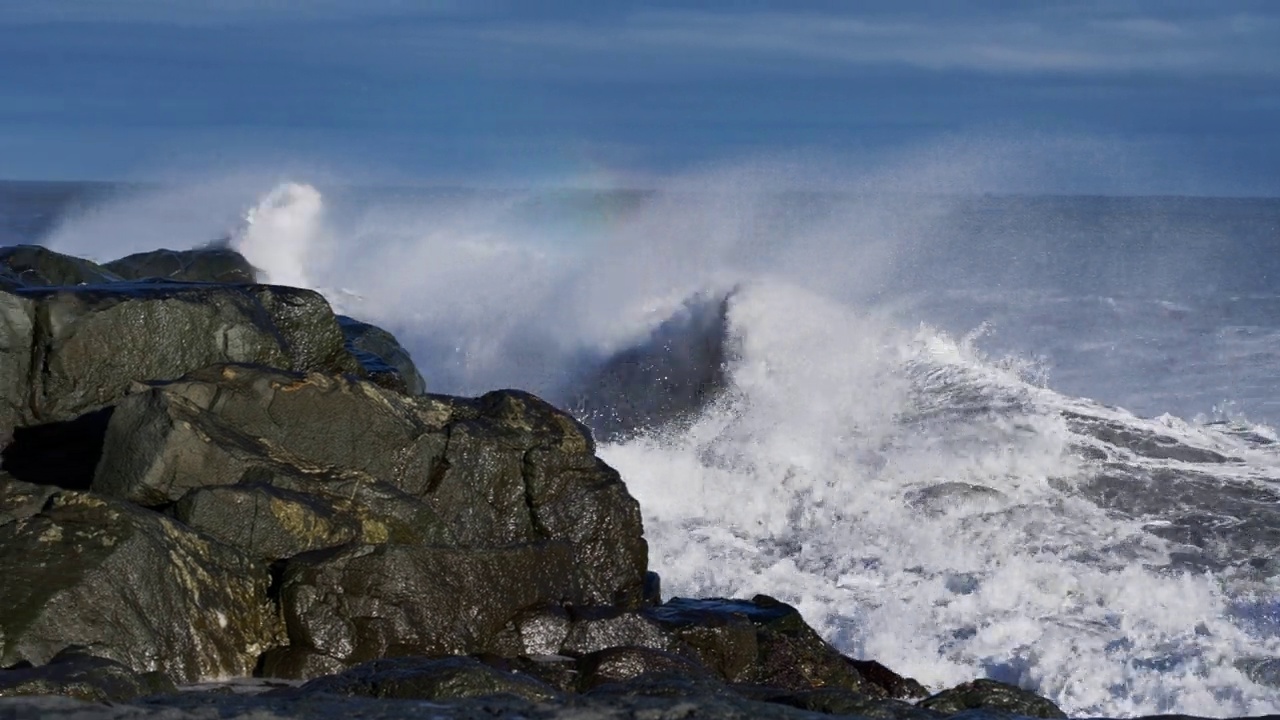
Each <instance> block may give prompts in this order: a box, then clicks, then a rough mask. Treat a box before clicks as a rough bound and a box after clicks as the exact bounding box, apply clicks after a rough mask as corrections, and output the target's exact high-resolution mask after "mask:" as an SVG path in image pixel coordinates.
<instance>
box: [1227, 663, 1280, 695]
mask: <svg viewBox="0 0 1280 720" xmlns="http://www.w3.org/2000/svg"><path fill="white" fill-rule="evenodd" d="M1232 664H1233V665H1235V667H1236V669H1237V670H1239V671H1240V672H1242V673H1244V675H1245V677H1247V678H1249V679H1250V680H1252V681H1254V682H1256V683H1258V684H1259V685H1265V686H1267V687H1272V688H1280V658H1277V657H1248V658H1240V659H1238V660H1236V661H1235V662H1234V663H1232Z"/></svg>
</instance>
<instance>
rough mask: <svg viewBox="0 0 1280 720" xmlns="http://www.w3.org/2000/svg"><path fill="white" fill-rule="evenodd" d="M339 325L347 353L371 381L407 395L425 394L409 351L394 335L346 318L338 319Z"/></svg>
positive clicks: (424, 387) (419, 375)
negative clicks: (345, 341)
mask: <svg viewBox="0 0 1280 720" xmlns="http://www.w3.org/2000/svg"><path fill="white" fill-rule="evenodd" d="M338 325H339V326H340V327H341V328H342V335H343V337H345V338H346V339H347V351H348V352H350V353H351V354H352V355H353V356H355V358H356V359H357V360H359V361H360V365H361V366H362V367H364V371H365V373H366V374H367V375H368V376H369V379H370V380H372V381H374V382H376V383H378V384H379V385H381V386H382V387H385V388H389V389H391V390H396V391H398V392H402V393H407V394H409V395H422V394H423V393H425V392H426V391H427V383H426V381H425V380H423V379H422V374H421V373H419V372H418V367H417V366H416V365H414V363H413V358H411V357H410V356H409V351H407V350H405V349H404V348H403V347H402V346H401V345H400V341H399V340H396V337H395V336H394V335H392V334H391V333H389V332H387V331H386V330H383V329H382V328H380V327H378V326H377V325H370V324H369V323H367V322H361V321H360V320H355V319H353V318H349V317H347V316H345V315H339V316H338Z"/></svg>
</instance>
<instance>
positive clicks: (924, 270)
mask: <svg viewBox="0 0 1280 720" xmlns="http://www.w3.org/2000/svg"><path fill="white" fill-rule="evenodd" d="M289 188H290V189H288V190H277V191H274V192H272V193H268V195H267V196H265V197H264V199H263V201H262V202H261V203H259V204H257V206H256V207H257V208H258V209H257V210H255V213H254V222H253V223H251V224H249V225H248V226H247V227H246V229H245V230H244V231H243V232H242V233H241V234H240V235H239V236H238V239H237V240H236V242H237V243H238V244H239V245H238V246H239V247H241V248H242V249H244V250H245V251H246V252H247V253H248V254H252V255H255V256H256V258H257V259H256V260H255V263H257V264H259V266H260V267H261V268H262V270H263V271H264V273H265V275H266V277H268V278H271V279H273V280H274V279H276V278H277V277H279V278H285V277H290V278H294V279H295V280H296V279H301V280H304V281H305V282H307V283H309V284H311V286H313V287H316V288H319V289H321V290H322V291H324V292H326V294H327V295H328V296H329V297H330V299H331V300H332V301H333V302H335V304H337V305H339V306H340V307H341V309H343V310H345V311H347V312H351V313H353V314H357V315H360V316H362V317H365V318H366V319H370V320H374V321H376V322H379V323H381V324H384V325H386V326H387V327H389V328H390V329H392V330H394V331H395V332H397V334H399V335H400V337H401V339H402V341H404V343H405V344H406V345H407V347H408V348H409V349H410V350H411V352H413V353H414V355H415V357H416V359H417V360H418V362H419V365H420V366H421V367H423V369H424V372H425V374H426V375H427V380H428V383H429V384H430V385H431V388H432V389H433V390H435V391H441V392H464V393H475V392H481V391H483V390H487V389H490V388H493V387H499V386H513V385H514V386H521V387H527V388H529V389H532V390H535V391H537V392H541V393H544V394H547V395H548V396H550V397H551V398H552V399H557V398H556V397H555V395H554V394H555V391H556V389H557V388H559V387H562V386H563V383H564V381H565V379H566V375H570V376H571V375H573V374H574V373H575V371H576V369H577V368H578V367H579V365H578V364H579V363H580V362H581V361H582V359H583V358H584V357H586V358H592V357H596V358H598V357H602V356H608V354H609V353H611V352H613V351H615V350H618V349H621V348H625V347H627V346H628V345H629V344H633V343H637V342H643V341H644V339H645V338H646V336H647V334H648V332H649V331H650V330H651V329H652V328H653V327H656V326H657V325H658V324H659V323H661V322H662V320H663V319H665V317H666V316H667V315H668V314H669V313H670V312H671V311H672V310H673V309H674V308H675V307H678V305H679V303H680V302H682V301H683V299H684V298H686V297H688V296H689V295H690V294H692V293H694V292H697V291H699V290H707V289H709V288H710V289H716V288H726V287H738V288H739V291H738V292H736V293H735V294H734V295H733V297H732V299H731V303H730V307H729V312H728V320H729V330H730V334H731V336H732V341H733V342H734V344H735V353H734V355H733V357H732V358H731V360H730V362H729V365H728V368H727V370H728V377H729V383H728V385H727V387H726V388H725V389H724V392H723V393H721V394H720V395H718V396H717V397H716V398H715V399H714V400H712V401H711V402H709V404H707V405H706V406H705V407H704V408H703V409H702V411H701V412H699V413H698V414H697V415H696V416H695V417H693V418H692V419H691V421H690V422H687V423H684V424H682V425H681V426H680V427H679V429H678V431H677V430H672V429H661V428H659V429H655V430H654V431H653V432H649V433H643V434H641V435H639V436H637V437H634V438H631V439H628V440H626V441H623V442H620V443H616V444H609V445H605V446H602V447H601V453H602V455H603V456H604V457H605V459H606V460H607V461H608V462H610V463H611V464H613V465H614V466H616V467H617V468H618V469H619V470H620V471H621V472H622V474H623V476H624V478H626V480H627V482H628V484H629V487H631V489H632V491H633V492H634V493H635V494H636V495H637V497H638V498H639V499H640V501H641V504H642V508H643V510H644V512H645V522H646V529H647V534H648V537H649V540H650V543H651V548H652V555H651V558H652V560H651V564H652V566H653V569H655V570H657V571H658V572H660V573H662V574H663V577H664V589H665V591H666V592H667V593H668V594H669V595H670V594H674V595H736V596H742V595H749V594H751V593H754V592H766V593H770V594H773V595H777V596H779V597H781V598H782V599H784V600H787V601H790V602H794V603H795V604H797V605H798V606H799V607H800V608H801V610H802V611H803V612H804V613H805V615H806V617H807V618H808V619H810V621H811V622H813V623H814V624H815V625H816V626H817V627H819V628H821V630H822V632H823V633H824V635H825V636H826V637H827V638H829V639H830V640H831V641H832V642H834V643H836V644H837V646H839V647H840V648H842V649H843V650H845V651H847V652H849V653H851V654H855V655H858V656H863V657H870V658H874V659H877V660H880V661H882V662H884V663H885V664H887V665H889V666H890V667H892V668H894V669H896V670H899V671H901V672H904V673H907V674H911V675H914V676H916V677H918V678H919V679H920V680H922V681H924V682H926V683H928V684H930V685H932V686H935V687H938V686H942V685H947V684H951V683H955V682H959V681H962V680H966V679H969V678H972V677H974V676H975V675H987V676H991V677H995V678H998V679H1002V680H1007V681H1011V682H1015V683H1018V684H1020V685H1022V686H1024V687H1027V688H1029V689H1033V690H1036V691H1038V692H1041V693H1044V694H1046V695H1048V696H1050V697H1051V698H1053V699H1054V700H1055V702H1058V703H1059V704H1060V705H1062V706H1063V707H1064V708H1066V709H1068V710H1069V711H1071V712H1072V713H1074V714H1106V715H1126V714H1139V713H1155V712H1194V713H1200V714H1204V715H1215V716H1223V715H1240V714H1246V713H1260V712H1268V711H1275V710H1277V709H1280V691H1277V689H1276V688H1274V687H1270V686H1267V685H1263V684H1259V683H1258V682H1256V681H1255V679H1251V678H1250V677H1248V676H1247V675H1246V673H1245V672H1244V670H1243V669H1242V668H1247V667H1248V662H1247V661H1251V660H1257V659H1265V658H1268V657H1275V656H1277V655H1280V643H1278V640H1277V638H1278V637H1280V628H1277V627H1276V625H1275V623H1273V622H1272V623H1269V622H1268V620H1267V618H1268V617H1269V615H1268V613H1269V612H1270V611H1269V610H1268V609H1267V608H1270V607H1272V606H1273V605H1274V604H1275V601H1274V598H1275V593H1274V590H1273V588H1274V584H1273V583H1272V581H1271V580H1270V579H1269V577H1268V576H1265V575H1263V576H1261V577H1253V576H1249V574H1248V572H1249V568H1250V567H1251V565H1250V559H1251V558H1250V557H1249V556H1248V555H1247V554H1245V553H1246V549H1244V548H1234V549H1233V547H1230V546H1228V547H1227V548H1225V550H1223V551H1222V552H1221V553H1219V555H1217V556H1212V557H1210V556H1209V555H1206V552H1207V548H1202V547H1198V546H1195V545H1194V544H1193V543H1192V542H1191V541H1193V540H1195V537H1194V533H1190V534H1189V535H1188V536H1187V537H1185V538H1183V537H1180V536H1176V535H1174V534H1171V533H1169V532H1164V531H1162V530H1161V528H1169V527H1174V528H1178V527H1183V526H1185V527H1187V528H1191V529H1194V528H1195V527H1196V526H1195V525H1194V523H1195V522H1196V518H1195V515H1196V513H1197V512H1200V510H1201V507H1202V505H1203V504H1204V503H1211V502H1212V498H1209V499H1206V498H1205V496H1204V495H1203V494H1195V493H1203V492H1204V491H1203V487H1208V486H1212V485H1216V486H1217V487H1219V488H1220V489H1221V490H1222V491H1223V492H1222V493H1221V495H1222V497H1227V496H1228V495H1230V493H1228V492H1227V491H1228V490H1231V491H1234V490H1235V489H1242V488H1243V489H1248V490H1251V491H1253V490H1256V491H1258V492H1263V491H1265V490H1266V489H1267V488H1268V487H1272V486H1274V484H1275V482H1276V480H1277V478H1280V461H1278V460H1277V452H1276V449H1275V447H1274V443H1273V442H1269V441H1267V438H1268V437H1270V436H1269V435H1268V433H1267V432H1266V429H1265V428H1258V429H1257V432H1253V431H1252V430H1248V429H1246V430H1243V431H1231V432H1228V431H1226V430H1223V429H1220V428H1215V427H1205V426H1193V425H1188V424H1186V423H1182V422H1181V421H1176V420H1175V419H1164V420H1161V419H1156V420H1146V419H1141V418H1138V417H1135V416H1133V415H1132V414H1130V413H1128V412H1126V411H1124V410H1121V409H1118V408H1108V407H1105V406H1102V405H1099V404H1097V403H1094V402H1092V401H1089V400H1086V399H1083V398H1074V397H1069V396H1064V395H1061V394H1058V393H1056V392H1054V391H1053V390H1052V389H1050V388H1049V387H1047V386H1046V385H1045V384H1044V382H1043V377H1042V376H1041V375H1039V374H1038V373H1037V372H1036V370H1037V366H1036V364H1035V363H1030V364H1028V363H1025V362H1019V361H1014V362H1006V361H1005V359H1004V358H995V359H992V358H989V357H986V356H984V355H983V354H982V353H981V352H980V351H979V350H978V349H977V348H975V347H974V344H973V343H972V342H964V341H957V340H954V339H953V338H952V337H950V336H948V335H947V334H946V333H943V332H941V331H939V330H937V329H935V327H934V326H932V325H931V324H928V323H927V322H926V323H924V324H921V323H920V322H918V319H917V320H916V321H913V322H904V321H903V320H902V319H901V310H902V306H899V305H897V304H896V301H897V300H898V297H899V296H898V293H901V292H903V291H906V290H909V291H913V292H920V293H927V294H934V295H937V294H945V293H946V292H951V291H955V290H957V289H962V283H963V281H964V278H962V277H960V276H959V275H955V274H952V275H948V274H947V268H946V267H945V263H944V264H943V266H932V267H931V266H930V265H929V260H930V258H931V257H933V256H934V255H935V254H938V253H941V255H942V256H944V257H948V258H950V257H953V256H954V252H953V251H954V250H955V248H954V246H953V244H951V243H950V242H949V240H948V238H950V237H951V235H952V234H953V231H954V228H953V227H952V226H950V225H948V222H949V221H948V218H949V217H951V216H950V215H949V209H950V208H952V207H954V206H955V205H956V204H957V203H958V201H957V200H954V199H948V198H942V199H939V198H936V197H932V198H930V197H924V198H919V199H916V198H911V199H908V200H906V201H903V200H902V199H901V198H899V199H897V200H892V199H890V200H882V199H878V198H875V197H866V196H860V197H854V198H849V199H843V198H836V199H832V198H830V197H826V198H817V199H814V198H812V197H808V196H806V197H800V198H797V197H796V196H785V195H777V194H772V193H770V192H766V191H765V190H764V189H762V188H760V187H757V186H755V185H753V184H750V183H748V184H746V185H745V186H743V185H740V186H729V187H728V189H725V190H722V191H718V192H701V193H699V192H686V190H688V189H687V188H685V189H682V190H681V191H679V192H659V193H654V194H652V195H650V196H648V197H646V198H645V199H644V200H643V201H641V202H639V203H637V204H635V206H633V207H630V208H628V209H627V210H626V211H625V212H620V213H615V214H612V215H611V216H610V217H608V218H607V219H606V221H604V222H597V223H595V224H593V225H591V226H589V227H586V228H582V227H571V225H573V223H566V224H565V225H564V226H561V227H557V228H553V229H551V230H548V229H547V228H545V227H536V226H532V225H530V224H529V223H527V222H524V221H523V219H522V218H521V216H520V208H521V203H522V202H523V201H522V200H521V199H520V198H516V199H512V198H511V197H502V198H496V199H495V198H490V197H481V198H475V199H470V200H467V201H466V202H455V201H452V200H451V201H449V202H447V203H434V204H432V203H428V204H426V206H425V207H421V208H412V209H409V210H406V209H404V208H403V207H400V208H397V209H395V210H385V211H384V210H381V209H380V208H379V206H378V203H377V202H374V203H373V208H374V209H373V210H370V211H366V213H365V214H364V215H363V216H362V217H361V219H360V220H358V221H356V222H352V221H351V220H350V219H349V218H343V217H339V216H337V215H336V214H335V213H333V212H331V209H330V208H328V207H327V206H326V204H325V198H324V197H323V196H321V194H320V193H318V192H316V191H314V189H310V190H308V189H306V188H305V187H303V186H289ZM713 190H716V188H713ZM371 216H372V217H371ZM557 233H562V234H564V235H566V236H572V237H574V238H575V242H567V243H566V242H562V243H560V244H548V243H545V242H541V239H543V238H545V237H546V236H547V235H549V234H550V235H555V234H557ZM949 253H950V254H949ZM332 288H344V289H346V290H348V291H350V292H346V293H339V292H337V291H335V290H333V289H332ZM983 289H985V290H986V291H987V292H995V291H996V290H998V288H996V289H995V290H993V289H992V286H984V288H983ZM961 297H962V298H964V297H969V295H964V296H961ZM952 302H957V303H958V302H964V300H959V301H954V300H953V301H952ZM1065 330H1066V329H1064V330H1063V331H1064V332H1065ZM1255 435H1256V436H1257V437H1256V438H1255V437H1253V436H1255ZM1258 438H1260V439H1258ZM1166 440H1167V442H1168V443H1171V444H1170V445H1169V447H1173V448H1174V451H1176V452H1170V453H1166V455H1169V456H1168V457H1164V456H1160V454H1159V453H1158V452H1152V451H1150V450H1147V451H1145V452H1146V454H1143V453H1142V452H1138V451H1136V450H1135V449H1134V448H1138V449H1142V448H1144V447H1148V446H1151V447H1157V448H1158V447H1163V445H1161V443H1164V442H1166ZM1144 443H1146V444H1145V445H1144ZM1152 443H1154V445H1152ZM1184 448H1189V449H1191V450H1197V449H1198V450H1204V449H1209V450H1213V451H1214V452H1216V453H1217V454H1219V455H1221V456H1223V457H1225V458H1227V461H1225V462H1216V461H1214V462H1210V461H1206V460H1196V459H1191V460H1180V459H1178V458H1177V456H1178V455H1180V454H1181V455H1186V453H1183V452H1182V449H1184ZM1188 457H1189V456H1188ZM1197 457H1201V456H1197ZM1203 457H1207V456H1203ZM1206 479H1207V480H1206ZM1119 481H1123V483H1124V484H1123V485H1122V484H1117V483H1118V482H1119ZM1196 483H1199V484H1196ZM1117 488H1121V489H1124V488H1129V489H1128V490H1125V492H1129V493H1131V494H1132V493H1140V494H1144V495H1145V496H1146V497H1149V498H1151V500H1152V501H1151V502H1149V503H1145V504H1141V505H1136V504H1130V505H1124V504H1123V503H1118V502H1117V501H1116V500H1115V498H1116V497H1118V495H1117V493H1119V492H1120V490H1117ZM1190 488H1195V493H1191V492H1190ZM1121 494H1122V493H1121ZM1184 496H1186V497H1184ZM1259 507H1260V506H1259ZM1227 510H1229V508H1228V509H1227ZM1227 510H1222V514H1220V515H1218V516H1217V517H1215V518H1212V519H1211V521H1212V522H1214V523H1219V524H1224V525H1229V524H1230V523H1233V522H1234V523H1241V522H1244V521H1246V520H1248V518H1247V517H1243V516H1233V515H1230V513H1229V512H1228V511H1227ZM1214 512H1218V510H1215V511H1214ZM1237 512H1243V511H1237ZM1201 514H1203V513H1201ZM1179 523H1181V524H1182V525H1179ZM1209 549H1211V548H1209Z"/></svg>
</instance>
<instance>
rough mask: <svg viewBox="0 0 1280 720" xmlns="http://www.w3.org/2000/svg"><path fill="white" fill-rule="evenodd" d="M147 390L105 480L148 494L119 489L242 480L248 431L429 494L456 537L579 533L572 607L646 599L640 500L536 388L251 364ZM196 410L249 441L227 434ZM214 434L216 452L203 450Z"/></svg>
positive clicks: (533, 538)
mask: <svg viewBox="0 0 1280 720" xmlns="http://www.w3.org/2000/svg"><path fill="white" fill-rule="evenodd" d="M147 392H148V393H149V394H150V395H149V397H145V398H142V399H138V400H135V399H134V397H130V398H128V399H126V400H125V401H123V402H121V404H120V405H119V406H118V407H117V408H116V414H115V415H113V418H112V424H111V426H110V427H109V428H108V433H109V439H108V441H107V443H106V444H105V448H104V452H103V458H102V461H101V462H100V463H99V466H98V475H97V479H96V480H95V485H94V486H95V487H96V488H99V489H101V490H102V491H104V492H110V493H112V494H113V495H120V496H124V497H139V495H137V494H136V493H137V492H140V491H137V490H127V491H126V490H121V489H120V488H121V487H126V488H130V487H137V486H138V485H143V486H146V487H148V488H153V489H154V488H162V489H163V488H172V489H171V490H165V491H164V492H161V493H159V494H158V495H155V496H154V497H151V499H150V502H158V501H163V500H164V499H168V500H174V499H176V497H174V496H175V495H177V496H181V494H183V493H185V491H186V489H185V488H182V487H181V485H182V483H183V482H184V481H183V480H182V479H181V478H183V477H190V478H192V480H191V481H190V482H197V483H200V484H202V485H206V486H208V485H215V484H234V483H237V482H239V481H240V479H241V478H243V477H244V470H243V468H244V467H245V466H246V464H247V461H246V460H245V459H244V458H246V457H252V456H255V455H260V454H261V453H262V452H264V451H263V450H260V449H253V448H248V449H242V448H241V447H240V446H241V445H243V442H244V440H243V437H244V436H247V437H248V438H250V439H251V440H252V441H253V442H254V443H257V445H256V446H255V447H258V448H261V447H267V448H272V449H271V450H269V451H268V452H269V454H271V455H272V456H273V457H275V458H279V459H281V461H282V462H283V463H284V464H286V465H293V466H295V467H304V466H306V465H307V464H311V465H314V466H318V467H319V468H343V469H352V470H355V471H359V472H362V473H366V474H367V475H369V476H371V477H372V478H374V479H377V480H381V481H383V482H386V483H388V484H391V485H393V486H395V487H396V488H398V489H399V490H400V491H402V492H403V493H407V494H408V495H412V496H414V497H416V498H419V499H420V500H421V501H423V502H425V503H426V504H427V506H429V507H430V508H431V509H432V510H433V511H434V512H435V513H436V515H438V516H439V518H440V519H441V521H442V522H443V523H444V526H445V527H446V528H447V529H448V532H449V533H450V536H451V537H452V538H453V539H454V542H452V543H451V544H457V545H460V546H463V547H477V548H482V547H502V546H508V545H518V544H523V543H531V542H541V541H546V540H551V541H564V542H566V543H568V544H569V546H570V547H571V548H572V550H573V553H574V568H575V570H574V576H575V579H574V583H575V585H576V587H577V589H578V593H577V595H576V596H575V597H576V599H575V604H582V605H609V604H615V603H620V604H623V605H626V606H628V607H634V606H638V605H639V604H640V602H641V596H642V592H643V583H644V573H645V565H646V563H647V546H646V544H645V542H644V538H643V529H642V527H641V522H640V510H639V505H638V504H637V503H636V501H635V499H634V498H632V497H631V495H630V494H629V493H628V492H627V489H626V486H625V485H624V484H623V483H622V480H621V478H619V477H618V474H617V472H615V471H614V470H613V469H612V468H610V467H609V466H607V465H605V464H604V463H603V462H602V461H600V460H599V459H598V458H596V457H595V455H594V452H595V445H594V443H593V442H592V440H591V437H590V434H589V432H588V431H587V430H586V429H585V428H584V427H582V426H581V425H580V424H579V423H577V422H576V421H574V420H573V419H572V418H571V417H569V416H568V415H566V414H565V413H563V412H561V411H559V410H557V409H555V408H553V407H551V406H550V405H548V404H547V403H545V402H543V401H541V400H539V399H538V398H536V397H534V396H532V395H529V394H527V393H521V392H517V391H503V392H495V393H490V394H488V395H485V396H483V397H481V398H477V399H461V398H448V397H443V396H424V397H420V398H410V397H407V396H404V395H402V394H399V393H396V392H393V391H389V390H386V389H383V388H380V387H378V386H376V385H374V384H373V383H371V382H367V381H361V380H358V379H355V378H351V377H346V376H328V375H320V374H309V375H305V376H304V375H298V374H293V373H288V372H284V371H276V370H268V369H264V368H251V367H240V366H224V367H218V368H208V369H205V370H201V371H198V372H196V373H192V374H191V375H189V376H187V377H186V378H183V379H182V380H179V381H175V382H170V383H159V384H155V385H154V386H153V387H152V389H150V390H148V391H147ZM191 407H194V408H195V409H196V410H198V411H200V412H204V413H208V414H210V415H212V416H214V417H216V418H217V420H218V422H220V423H221V424H222V426H223V427H234V428H235V429H236V432H238V433H239V434H240V438H241V439H236V438H231V439H228V440H226V441H224V440H221V439H219V436H217V435H216V433H214V432H213V431H212V430H208V429H207V428H206V424H202V422H203V421H201V420H199V419H198V418H195V419H193V417H192V415H191V411H190V409H189V408H191ZM136 418H143V420H136ZM188 426H190V427H188ZM142 428H149V429H146V430H145V431H144V430H143V429H142ZM117 429H118V430H119V431H118V432H117ZM206 436H207V437H208V438H210V439H211V441H210V445H211V447H210V448H209V449H208V451H207V452H206V450H204V449H200V450H196V449H194V448H199V447H201V446H200V442H203V441H202V439H201V438H203V437H206ZM236 453H238V454H239V455H237V456H236V457H231V456H232V455H234V454H236ZM184 463H186V464H185V465H184ZM211 465H216V466H217V467H212V466H211ZM200 468H205V469H203V470H201V469H200ZM190 482H188V485H189V484H190ZM271 484H272V485H274V486H276V487H281V485H280V484H279V483H278V482H274V481H273V482H272V483H271ZM285 489H296V488H285ZM179 490H181V492H179ZM147 492H149V493H150V492H152V491H151V490H148V491H147ZM161 496H163V497H161Z"/></svg>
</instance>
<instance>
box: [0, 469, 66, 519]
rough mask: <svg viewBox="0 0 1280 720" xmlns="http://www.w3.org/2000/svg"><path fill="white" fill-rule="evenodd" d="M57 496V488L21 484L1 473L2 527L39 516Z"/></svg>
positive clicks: (0, 510)
mask: <svg viewBox="0 0 1280 720" xmlns="http://www.w3.org/2000/svg"><path fill="white" fill-rule="evenodd" d="M57 494H58V490H57V488H54V487H50V486H48V485H36V484H33V483H26V482H21V481H19V480H17V479H15V478H14V477H13V476H11V475H9V474H8V473H5V472H0V527H3V526H5V525H8V524H9V523H12V522H17V521H18V520H25V519H27V518H29V517H31V516H32V515H36V514H39V512H40V511H41V510H42V509H44V506H45V504H46V503H47V502H49V498H51V497H53V496H54V495H57Z"/></svg>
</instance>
